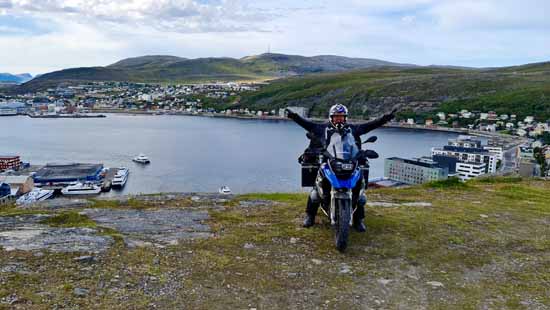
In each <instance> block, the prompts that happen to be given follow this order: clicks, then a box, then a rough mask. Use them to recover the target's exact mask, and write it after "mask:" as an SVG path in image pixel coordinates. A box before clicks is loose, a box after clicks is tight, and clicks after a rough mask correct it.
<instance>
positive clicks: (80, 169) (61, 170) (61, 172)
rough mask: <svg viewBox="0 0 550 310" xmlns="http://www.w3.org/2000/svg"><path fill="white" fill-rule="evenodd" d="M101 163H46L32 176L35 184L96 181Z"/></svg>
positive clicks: (100, 169) (101, 169) (101, 167)
mask: <svg viewBox="0 0 550 310" xmlns="http://www.w3.org/2000/svg"><path fill="white" fill-rule="evenodd" d="M102 171H103V164H78V163H71V164H47V165H46V166H44V167H42V168H41V169H40V170H38V171H37V172H36V174H35V175H34V176H33V178H34V183H36V184H37V185H56V184H69V183H72V182H77V181H90V182H98V181H99V180H101V178H102V176H101V172H102Z"/></svg>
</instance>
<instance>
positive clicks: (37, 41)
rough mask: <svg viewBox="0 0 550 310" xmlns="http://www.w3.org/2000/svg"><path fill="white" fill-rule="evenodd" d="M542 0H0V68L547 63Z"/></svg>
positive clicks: (547, 25)
mask: <svg viewBox="0 0 550 310" xmlns="http://www.w3.org/2000/svg"><path fill="white" fill-rule="evenodd" d="M548 12H550V1H548V0H523V1H519V0H516V1H512V0H477V1H470V0H464V1H454V0H453V1H451V0H449V1H447V0H439V1H436V0H391V1H390V0H334V1H333V0H318V1H310V0H301V1H295V0H293V1H291V0H283V1H267V0H255V1H253V0H120V1H116V0H113V1H110V0H40V1H33V0H0V72H11V73H23V72H30V73H32V74H37V73H45V72H50V71H54V70H59V69H64V68H69V67H82V66H104V65H108V64H111V63H114V62H116V61H118V60H120V59H123V58H127V57H135V56H142V55H175V56H181V57H187V58H198V57H220V56H226V57H244V56H248V55H255V54H260V53H264V52H266V51H267V49H268V46H271V51H272V52H277V53H286V54H300V55H306V56H313V55H322V54H323V55H324V54H333V55H342V56H350V57H364V58H378V59H383V60H388V61H395V62H403V63H415V64H420V65H430V64H445V65H460V66H475V67H488V66H507V65H515V64H524V63H530V62H540V61H549V60H550V18H549V17H548V15H547V14H548Z"/></svg>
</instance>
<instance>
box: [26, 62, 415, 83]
mask: <svg viewBox="0 0 550 310" xmlns="http://www.w3.org/2000/svg"><path fill="white" fill-rule="evenodd" d="M383 66H391V67H415V65H411V64H400V63H394V62H389V61H384V60H377V59H369V58H349V57H343V56H334V55H319V56H312V57H307V56H299V55H286V54H276V53H264V54H260V55H253V56H246V57H242V58H239V59H237V58H230V57H205V58H195V59H188V58H182V57H177V56H169V55H146V56H140V57H132V58H126V59H122V60H120V61H118V62H115V63H113V64H110V65H107V66H104V67H80V68H69V69H64V70H59V71H54V72H50V73H46V74H43V75H41V76H40V77H37V78H35V79H34V80H32V81H31V82H29V83H26V84H24V85H22V86H21V87H20V88H19V90H20V91H27V92H28V91H35V90H41V89H44V88H47V87H54V86H55V85H56V84H59V83H70V82H78V81H99V80H105V81H130V82H153V83H154V82H202V81H253V80H270V79H277V78H281V77H288V76H296V75H306V74H312V73H328V72H343V71H348V70H354V69H368V68H373V67H383Z"/></svg>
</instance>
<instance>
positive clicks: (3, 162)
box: [0, 156, 21, 171]
mask: <svg viewBox="0 0 550 310" xmlns="http://www.w3.org/2000/svg"><path fill="white" fill-rule="evenodd" d="M20 167H21V158H20V157H19V156H0V171H2V170H8V169H13V170H18V169H19V168H20Z"/></svg>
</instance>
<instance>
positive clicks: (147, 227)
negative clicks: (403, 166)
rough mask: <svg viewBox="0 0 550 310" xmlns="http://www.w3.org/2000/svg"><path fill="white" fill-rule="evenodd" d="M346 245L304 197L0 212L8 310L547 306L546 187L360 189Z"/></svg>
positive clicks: (549, 194) (160, 199) (185, 199)
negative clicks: (360, 216)
mask: <svg viewBox="0 0 550 310" xmlns="http://www.w3.org/2000/svg"><path fill="white" fill-rule="evenodd" d="M368 195H369V203H368V207H367V216H366V224H367V226H368V231H367V233H365V234H359V233H355V232H353V233H352V234H351V240H350V247H349V248H348V250H347V252H346V253H344V254H341V253H339V252H338V251H336V250H335V249H334V246H333V232H332V230H331V228H330V225H329V224H328V222H327V220H326V219H325V218H323V217H320V218H319V219H318V225H316V226H315V227H313V228H311V229H304V228H301V227H300V222H301V218H302V212H303V207H304V204H305V201H306V195H305V194H257V195H245V196H239V197H231V198H229V199H228V198H227V197H220V196H217V195H194V194H191V195H181V194H177V195H176V194H174V195H151V196H139V197H135V198H131V199H120V200H117V201H107V200H96V201H79V200H76V201H75V200H69V201H61V200H59V201H58V200H54V201H52V202H49V204H48V205H42V206H38V207H36V208H32V209H17V208H14V207H4V208H2V209H0V248H1V249H0V282H1V283H2V285H1V286H0V308H5V309H52V308H71V309H75V308H79V309H91V308H94V309H97V308H101V309H115V308H119V307H120V305H124V307H125V308H128V309H155V308H156V309H228V308H229V309H253V308H256V309H289V308H291V309H304V308H307V309H316V308H330V309H548V308H550V300H549V299H548V283H549V282H550V277H549V274H548V270H549V268H550V259H549V258H550V231H549V227H550V220H549V219H550V205H549V204H548V201H550V183H548V181H541V180H519V179H484V180H478V181H475V182H471V183H466V184H465V185H462V184H455V183H452V182H443V183H433V184H430V185H426V186H419V187H411V188H407V189H383V190H369V194H368Z"/></svg>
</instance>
